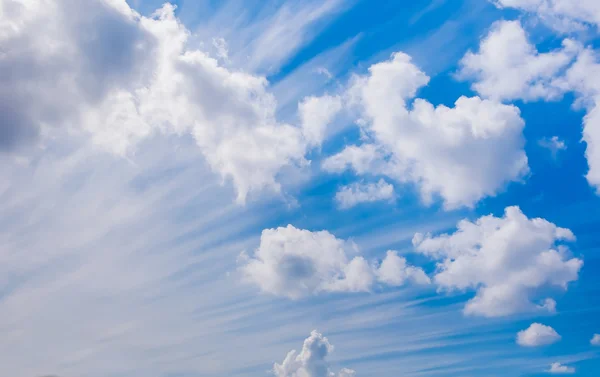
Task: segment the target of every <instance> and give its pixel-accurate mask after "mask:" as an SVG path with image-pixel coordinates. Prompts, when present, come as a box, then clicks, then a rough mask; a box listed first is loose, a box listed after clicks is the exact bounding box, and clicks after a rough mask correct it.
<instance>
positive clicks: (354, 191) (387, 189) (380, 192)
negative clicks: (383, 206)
mask: <svg viewBox="0 0 600 377" xmlns="http://www.w3.org/2000/svg"><path fill="white" fill-rule="evenodd" d="M393 198H394V186H392V185H391V184H389V183H387V182H386V181H384V180H383V179H380V180H379V181H378V182H376V183H364V182H357V183H352V184H350V185H347V186H342V187H340V188H339V190H338V191H337V193H336V194H335V200H336V202H337V203H338V206H339V207H340V208H342V209H347V208H351V207H354V206H356V205H357V204H360V203H371V202H377V201H380V200H388V201H389V200H392V199H393Z"/></svg>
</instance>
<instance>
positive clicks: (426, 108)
mask: <svg viewBox="0 0 600 377" xmlns="http://www.w3.org/2000/svg"><path fill="white" fill-rule="evenodd" d="M428 82H429V77H428V76H427V75H426V74H425V73H423V72H422V71H421V70H420V69H419V68H418V67H417V66H415V65H414V64H413V63H412V61H411V58H410V57H409V56H408V55H406V54H404V53H395V54H394V55H393V56H392V57H391V59H389V60H387V61H384V62H380V63H377V64H374V65H372V66H371V67H370V68H369V73H368V74H367V75H364V76H355V77H354V78H353V80H352V82H351V84H350V87H349V89H348V90H347V93H346V94H345V97H346V98H347V104H348V106H349V108H351V109H353V110H355V111H356V112H358V114H359V116H360V119H359V122H358V123H359V124H361V125H362V130H363V131H364V133H365V134H366V136H367V137H368V141H367V142H366V143H365V144H363V145H361V146H347V147H346V148H345V149H344V150H342V151H341V152H340V153H339V154H337V155H334V156H331V157H329V158H328V159H327V160H326V161H325V162H324V163H323V168H324V169H325V170H328V171H341V170H344V169H346V168H352V169H353V170H355V171H356V173H357V174H371V175H382V176H387V177H389V178H391V179H394V180H396V181H397V182H400V183H410V184H414V185H415V186H416V187H417V188H418V190H419V192H420V194H421V197H422V199H423V201H424V202H425V203H427V204H430V203H432V201H433V200H434V199H435V198H437V197H440V198H441V199H442V200H443V202H444V205H445V207H446V208H457V207H462V206H467V207H471V206H473V205H474V204H475V203H476V202H478V201H479V200H480V199H482V198H484V197H486V196H493V195H495V194H496V193H497V192H498V191H500V190H502V189H503V188H504V187H505V185H506V184H507V183H509V182H511V181H518V180H520V179H521V178H522V177H523V176H524V175H525V174H526V173H527V172H528V165H527V157H526V155H525V152H524V151H523V145H524V140H523V135H522V130H523V126H524V122H523V120H522V119H521V117H520V112H519V110H518V109H517V108H516V107H514V106H509V105H503V104H500V103H498V102H496V101H491V100H482V99H481V98H479V97H472V98H467V97H460V98H459V99H458V100H457V101H456V103H455V106H454V107H453V108H449V107H446V106H443V105H440V106H437V107H435V106H434V105H432V104H431V103H429V102H427V101H426V100H424V99H414V98H415V96H416V93H417V90H418V89H419V88H421V87H423V86H424V85H426V84H427V83H428Z"/></svg>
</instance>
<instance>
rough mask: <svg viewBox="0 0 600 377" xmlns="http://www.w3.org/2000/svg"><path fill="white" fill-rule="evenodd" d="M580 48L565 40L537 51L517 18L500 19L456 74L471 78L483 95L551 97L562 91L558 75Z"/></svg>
mask: <svg viewBox="0 0 600 377" xmlns="http://www.w3.org/2000/svg"><path fill="white" fill-rule="evenodd" d="M580 47H581V46H579V44H577V43H576V42H574V41H572V40H569V39H566V40H564V41H563V45H562V47H561V48H560V49H557V50H554V51H550V52H547V53H539V52H538V51H537V49H536V48H535V46H534V45H532V44H531V43H529V40H528V38H527V34H526V33H525V30H523V28H522V27H521V24H520V23H519V21H499V22H496V23H495V24H494V25H493V26H492V28H491V29H490V32H489V34H488V35H487V36H486V37H485V38H483V39H482V40H481V43H480V46H479V51H477V52H471V51H470V52H468V53H467V54H466V55H465V56H464V57H463V58H462V60H461V61H460V70H459V72H458V77H459V78H461V79H468V80H473V81H474V83H473V84H472V88H473V90H475V91H476V92H477V93H479V94H480V95H482V96H483V97H486V98H492V99H496V100H500V101H512V100H515V99H523V100H527V101H532V100H538V99H543V100H553V99H557V98H559V97H560V96H562V95H563V93H564V90H563V88H561V87H559V86H558V85H557V84H558V83H557V82H556V80H557V78H558V75H559V74H561V73H563V71H564V70H565V68H566V67H568V66H569V64H570V63H571V62H572V61H573V59H574V58H575V56H576V55H577V53H578V52H579V50H580Z"/></svg>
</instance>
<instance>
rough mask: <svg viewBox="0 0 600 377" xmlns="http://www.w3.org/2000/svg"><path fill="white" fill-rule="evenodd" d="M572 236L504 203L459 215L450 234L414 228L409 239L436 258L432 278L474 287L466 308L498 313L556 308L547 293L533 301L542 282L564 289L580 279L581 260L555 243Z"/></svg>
mask: <svg viewBox="0 0 600 377" xmlns="http://www.w3.org/2000/svg"><path fill="white" fill-rule="evenodd" d="M574 239H575V236H574V235H573V233H572V232H571V231H570V230H568V229H564V228H559V227H557V226H556V225H554V224H553V223H550V222H548V221H546V220H544V219H541V218H534V219H529V218H527V216H525V215H524V214H523V213H522V212H521V210H520V209H519V208H518V207H508V208H506V210H505V213H504V216H503V217H495V216H492V215H489V216H483V217H481V218H479V219H478V220H477V221H475V222H471V221H468V220H463V221H461V222H460V223H459V224H458V229H457V230H456V232H454V233H452V234H443V235H439V236H432V235H423V234H416V235H415V236H414V238H413V245H414V247H415V249H416V251H417V252H419V253H422V254H424V255H426V256H428V257H430V258H432V259H435V260H438V261H439V262H438V264H437V271H436V273H435V276H434V279H433V280H434V283H435V284H437V285H438V287H439V288H440V289H442V290H459V291H464V290H475V291H476V294H475V297H474V298H473V299H471V300H470V301H469V302H468V303H467V304H466V306H465V309H464V311H465V313H466V314H474V315H482V316H486V317H498V316H507V315H511V314H515V313H520V312H529V311H534V310H546V311H554V309H555V305H556V303H555V302H554V300H552V299H551V298H547V299H546V300H545V301H544V302H543V303H542V304H539V305H536V304H534V302H533V301H534V300H536V299H538V298H539V294H540V293H539V291H540V290H541V289H543V288H548V287H558V288H562V289H567V285H568V284H569V282H572V281H575V280H577V279H578V274H579V270H580V269H581V267H582V265H583V261H582V260H580V259H578V258H574V257H571V256H570V255H569V250H568V248H567V247H566V246H564V245H562V244H559V242H561V241H572V240H574Z"/></svg>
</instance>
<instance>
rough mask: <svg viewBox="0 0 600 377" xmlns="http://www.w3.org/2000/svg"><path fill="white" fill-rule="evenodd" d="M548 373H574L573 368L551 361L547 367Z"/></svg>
mask: <svg viewBox="0 0 600 377" xmlns="http://www.w3.org/2000/svg"><path fill="white" fill-rule="evenodd" d="M548 373H553V374H573V373H575V368H573V367H569V366H566V365H562V364H561V363H552V364H551V365H550V369H548Z"/></svg>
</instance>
